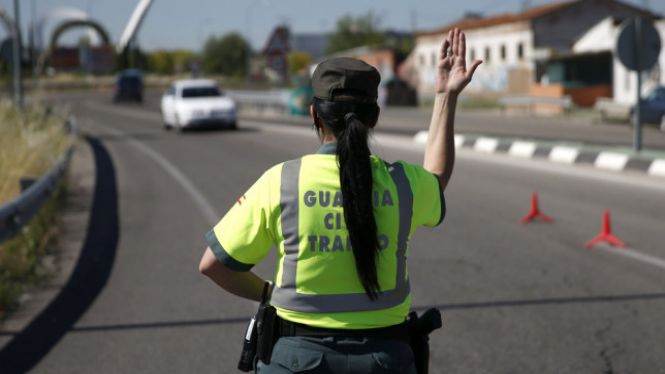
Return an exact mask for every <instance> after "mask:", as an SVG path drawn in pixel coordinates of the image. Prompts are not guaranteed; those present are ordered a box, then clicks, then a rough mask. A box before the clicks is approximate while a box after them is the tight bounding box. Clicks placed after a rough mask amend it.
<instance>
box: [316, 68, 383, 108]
mask: <svg viewBox="0 0 665 374" xmlns="http://www.w3.org/2000/svg"><path fill="white" fill-rule="evenodd" d="M380 81H381V76H380V75H379V72H378V71H377V70H376V69H375V68H374V67H373V66H372V65H369V64H368V63H366V62H364V61H361V60H357V59H355V58H349V57H337V58H331V59H328V60H325V61H323V62H322V63H320V64H319V66H317V67H316V70H314V74H313V75H312V87H313V89H314V97H316V98H319V99H322V100H329V101H346V102H356V103H375V102H376V98H377V97H378V87H379V82H380Z"/></svg>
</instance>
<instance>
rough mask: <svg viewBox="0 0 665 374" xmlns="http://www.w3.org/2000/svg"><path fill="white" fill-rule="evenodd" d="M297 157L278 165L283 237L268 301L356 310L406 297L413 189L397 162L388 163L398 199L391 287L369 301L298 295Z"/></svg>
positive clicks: (296, 307) (306, 308) (359, 296)
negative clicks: (276, 275) (277, 281)
mask: <svg viewBox="0 0 665 374" xmlns="http://www.w3.org/2000/svg"><path fill="white" fill-rule="evenodd" d="M300 165H301V160H300V159H298V160H292V161H287V162H285V163H284V164H283V166H282V180H281V187H280V207H281V210H282V214H281V221H282V235H283V236H284V258H283V263H282V282H281V285H280V286H279V287H275V289H274V290H273V294H272V297H271V300H270V303H271V304H272V305H274V306H276V307H279V308H283V309H287V310H292V311H297V312H310V313H311V312H315V313H317V312H318V313H336V312H360V311H369V310H380V309H387V308H391V307H394V306H397V305H400V304H401V303H403V302H404V300H406V298H407V296H408V295H409V293H410V292H411V289H410V286H409V279H408V278H407V276H406V246H407V241H408V238H409V232H410V231H411V219H412V214H413V192H412V191H411V185H410V184H409V180H408V179H407V176H406V174H405V173H404V168H403V167H402V165H401V164H399V163H395V164H392V165H391V164H388V163H386V166H387V167H388V170H389V171H390V176H391V177H392V179H393V182H394V183H395V186H396V188H397V195H398V199H399V204H398V207H399V231H398V233H397V251H396V256H397V271H396V277H397V279H396V280H395V288H394V289H392V290H386V291H382V292H379V293H378V298H377V299H376V300H373V301H372V300H370V298H369V297H368V296H367V294H365V293H364V292H363V293H351V294H333V295H312V294H301V293H298V292H297V290H296V274H297V270H298V253H299V249H300V248H299V247H300V243H299V240H298V238H299V232H298V231H299V230H298V223H299V221H298V209H299V204H300V201H299V198H298V196H299V194H298V189H299V188H298V185H299V181H300Z"/></svg>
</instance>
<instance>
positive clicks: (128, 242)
mask: <svg viewBox="0 0 665 374" xmlns="http://www.w3.org/2000/svg"><path fill="white" fill-rule="evenodd" d="M72 98H73V99H72ZM69 101H70V104H71V105H72V108H73V111H74V113H75V114H76V115H77V116H78V122H79V125H81V127H82V128H83V129H84V130H85V131H86V132H87V133H88V134H90V136H91V137H93V138H94V139H97V140H98V141H99V143H96V144H97V145H98V147H101V148H100V152H101V151H102V150H103V151H105V152H108V155H109V157H110V162H111V163H112V165H111V166H112V168H113V170H114V176H115V178H114V179H113V180H111V181H107V183H115V185H116V190H117V215H118V217H119V221H118V222H119V223H118V227H117V230H115V231H113V232H115V233H116V234H117V246H115V248H112V249H110V250H113V251H115V253H114V256H106V257H103V258H105V259H106V261H107V262H108V263H105V266H107V267H108V270H109V276H108V279H107V280H106V282H105V286H104V287H103V288H101V290H99V291H98V292H97V294H96V295H95V297H94V301H93V302H92V304H91V305H90V306H89V308H87V310H85V312H84V313H83V314H82V316H81V317H80V318H78V320H76V321H75V322H74V323H73V326H71V328H68V329H67V331H66V333H65V334H64V335H63V336H62V338H60V339H58V340H57V341H55V342H53V343H54V345H53V347H52V348H51V349H50V351H48V353H47V354H46V355H45V356H44V357H43V358H41V359H40V360H39V361H38V362H35V363H34V364H35V367H34V372H36V373H89V372H97V373H119V372H145V373H158V372H159V373H185V372H187V373H191V372H196V373H220V372H222V373H226V372H234V370H235V366H236V363H237V359H238V357H239V353H240V349H241V340H242V337H243V333H244V329H245V323H246V319H247V318H248V317H249V316H250V314H251V313H252V312H253V311H254V304H253V303H251V302H248V301H243V300H240V299H238V298H235V297H232V296H230V295H228V294H226V293H225V292H223V291H221V290H220V289H218V288H216V287H215V286H214V285H213V284H212V283H211V282H210V281H208V280H207V279H205V278H204V277H203V276H201V275H200V274H199V273H198V271H197V265H198V260H199V258H200V256H201V254H202V251H203V249H204V247H205V242H204V240H203V235H204V234H205V232H206V231H207V230H208V229H209V228H210V227H211V225H212V224H213V222H214V221H215V220H216V219H217V218H218V217H220V216H221V215H222V214H223V213H224V212H225V211H226V210H227V209H228V208H229V207H230V206H231V205H232V204H233V203H234V202H235V200H236V198H237V197H238V196H240V195H242V193H243V192H244V191H245V189H247V188H248V187H249V186H250V185H251V184H252V183H253V182H254V181H255V180H256V179H257V178H258V177H259V176H260V175H261V173H262V172H263V171H264V170H265V169H267V168H268V167H270V166H271V165H273V164H275V163H277V162H280V161H282V160H287V159H291V158H296V157H299V156H300V155H302V154H305V153H309V152H313V151H315V150H316V149H317V148H318V143H317V140H316V137H315V136H314V134H313V133H312V132H311V131H308V130H304V129H298V128H295V127H293V126H291V127H288V126H280V125H274V124H272V125H271V124H261V123H254V122H248V121H245V122H241V123H240V129H239V130H238V131H207V132H187V133H182V134H180V133H177V132H165V131H163V130H162V128H161V120H160V116H159V114H158V112H156V111H155V110H154V106H151V105H148V106H147V107H142V106H135V105H121V106H113V105H111V104H110V103H109V102H108V100H107V99H101V98H99V97H95V96H85V95H80V96H78V97H74V96H70V99H69ZM374 150H375V152H376V153H377V154H379V155H381V156H382V157H384V158H385V159H387V160H396V159H404V160H408V161H411V162H415V163H418V162H420V161H421V160H422V151H421V150H420V149H419V148H418V147H417V146H414V145H413V144H412V143H410V142H409V139H408V138H399V137H395V136H392V137H384V136H380V135H379V136H377V144H376V145H375V146H374ZM107 168H108V165H107ZM532 191H538V192H539V194H540V198H541V204H542V206H541V207H542V209H543V210H544V211H545V212H546V213H548V214H549V215H551V216H553V217H554V218H555V219H556V222H555V223H554V224H543V223H537V224H532V225H526V226H525V225H522V224H520V223H519V220H520V218H521V217H522V216H523V215H524V214H526V213H527V211H528V205H529V198H530V194H531V192H532ZM114 196H115V195H114ZM446 197H447V204H448V215H447V217H446V219H445V221H444V224H443V225H442V226H441V227H440V228H437V229H421V230H419V231H418V232H417V233H416V235H415V237H414V239H413V240H412V242H411V255H410V258H409V269H410V276H411V284H412V290H413V294H414V306H415V307H417V308H419V309H424V308H427V307H429V306H438V307H439V308H440V309H441V310H442V312H443V315H444V328H443V329H442V330H438V331H436V332H435V333H434V334H433V335H432V336H431V372H432V373H443V372H446V373H536V372H538V373H665V355H664V354H663V352H665V339H663V336H665V318H664V317H663V315H664V314H663V311H664V310H665V245H664V244H663V243H664V242H665V183H663V181H662V179H661V180H657V179H653V178H648V177H644V176H640V175H632V174H620V175H615V174H610V173H604V172H601V171H597V170H592V169H586V168H580V167H570V166H554V165H551V164H547V163H545V162H541V161H530V160H519V161H518V160H514V159H509V158H506V157H504V156H496V155H493V156H487V155H478V154H474V153H470V152H468V151H462V152H460V153H458V159H457V163H456V168H455V173H454V176H453V180H452V182H451V184H450V186H449V188H448V190H447V191H446ZM107 205H109V202H108V201H107ZM605 208H610V209H611V212H612V217H613V226H614V229H615V232H616V234H617V235H619V236H620V237H621V238H622V239H623V240H625V241H626V242H627V244H628V246H629V247H630V249H626V250H625V251H623V252H621V251H611V250H609V249H607V248H604V247H601V248H594V249H592V250H584V249H582V246H583V244H584V243H585V242H586V241H587V240H588V239H590V238H591V237H593V236H594V235H595V234H596V233H597V232H598V231H599V229H600V217H601V213H602V211H603V210H604V209H605ZM97 213H98V214H99V215H101V216H104V212H97ZM103 232H105V229H104V228H100V229H99V230H97V232H91V233H90V235H93V236H94V235H101V234H102V233H103ZM105 234H107V235H108V232H106V233H105ZM626 253H629V254H632V255H633V256H632V257H631V256H628V255H626ZM109 258H110V259H109ZM274 259H275V257H274V256H272V255H271V256H270V257H269V258H268V259H267V260H266V261H264V262H263V263H261V264H260V265H259V266H257V267H256V268H255V269H256V271H257V272H258V273H259V274H260V275H262V276H264V277H266V278H267V277H271V276H272V274H273V272H274V268H275V263H274ZM90 276H91V277H94V274H90ZM54 323H58V321H55V322H54Z"/></svg>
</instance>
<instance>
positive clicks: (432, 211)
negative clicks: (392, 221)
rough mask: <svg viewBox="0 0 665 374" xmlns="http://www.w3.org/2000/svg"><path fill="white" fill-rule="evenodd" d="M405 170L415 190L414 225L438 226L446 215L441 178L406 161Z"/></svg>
mask: <svg viewBox="0 0 665 374" xmlns="http://www.w3.org/2000/svg"><path fill="white" fill-rule="evenodd" d="M404 170H405V172H406V174H407V177H408V178H409V181H410V182H411V190H412V191H413V223H414V226H416V227H417V226H420V225H425V226H429V227H434V226H438V225H439V224H441V222H442V221H443V217H444V216H445V215H446V202H445V198H444V196H443V186H441V183H440V182H439V178H437V177H436V175H434V174H432V173H430V172H429V171H427V170H425V169H424V168H423V167H422V166H418V165H413V164H407V163H404Z"/></svg>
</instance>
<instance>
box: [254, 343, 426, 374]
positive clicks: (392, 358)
mask: <svg viewBox="0 0 665 374" xmlns="http://www.w3.org/2000/svg"><path fill="white" fill-rule="evenodd" d="M256 372H257V373H260V374H273V373H274V374H286V373H363V374H366V373H401V374H415V373H416V367H415V364H414V361H413V352H412V351H411V347H410V346H409V345H408V344H407V343H406V342H403V341H400V340H387V339H376V338H342V337H302V336H299V337H282V338H280V339H279V340H278V341H277V343H276V344H275V347H274V348H273V351H272V357H271V362H270V365H265V364H263V363H262V362H259V363H258V364H257V368H256Z"/></svg>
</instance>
